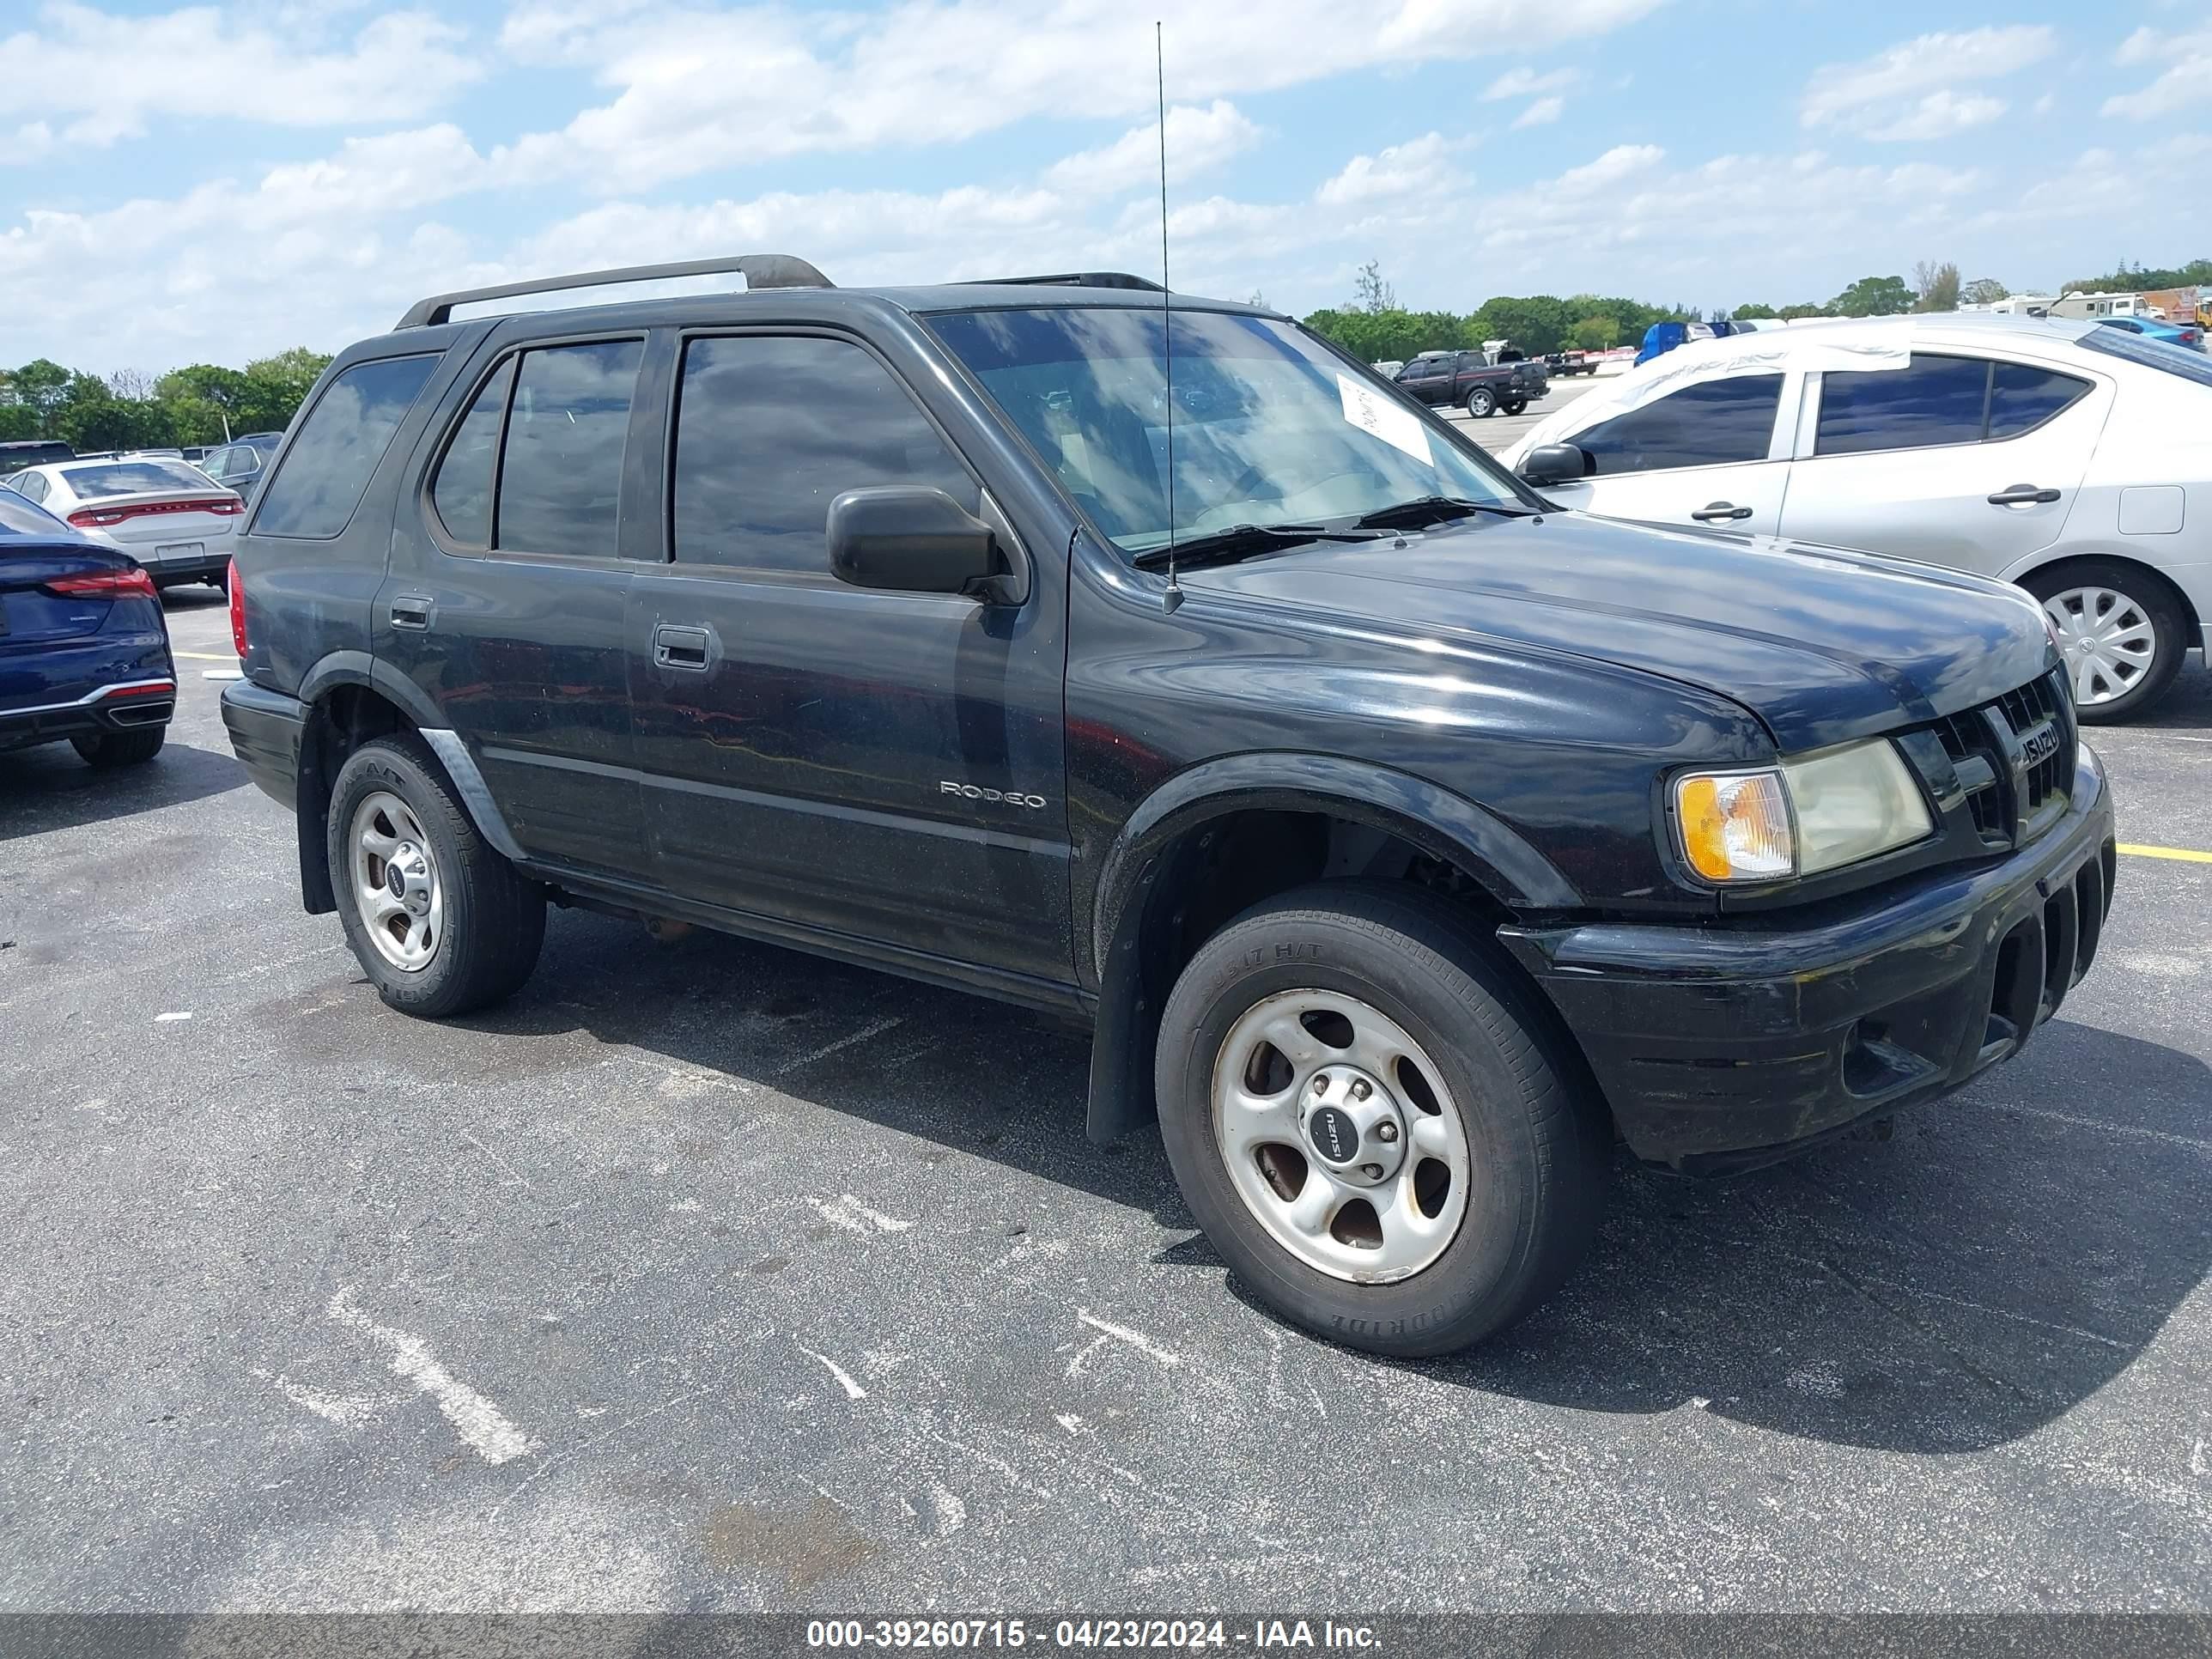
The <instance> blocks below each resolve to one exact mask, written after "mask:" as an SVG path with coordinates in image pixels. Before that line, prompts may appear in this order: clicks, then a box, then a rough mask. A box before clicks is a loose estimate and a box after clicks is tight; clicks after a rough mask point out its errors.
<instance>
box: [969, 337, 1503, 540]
mask: <svg viewBox="0 0 2212 1659" xmlns="http://www.w3.org/2000/svg"><path fill="white" fill-rule="evenodd" d="M928 322H929V325H930V326H931V327H932V328H933V330H934V331H936V333H937V335H938V337H939V338H940V339H942V340H943V341H944V342H945V344H946V345H947V346H949V347H950V348H951V349H952V351H953V352H954V353H955V354H957V356H959V358H960V359H961V361H962V362H964V363H966V364H967V365H968V367H969V369H971V370H972V371H974V373H975V376H976V378H977V379H978V380H981V381H982V383H983V386H984V387H985V389H986V390H987V391H988V392H990V394H991V396H992V397H993V398H994V399H995V400H996V401H997V403H998V404H999V406H1000V409H1002V410H1005V411H1006V415H1007V416H1008V417H1009V418H1010V419H1011V420H1012V422H1014V424H1015V425H1016V426H1018V428H1021V431H1022V434H1023V435H1024V436H1025V437H1026V438H1028V440H1029V441H1030V443H1031V444H1032V445H1033V446H1035V447H1036V452H1037V453H1038V454H1039V455H1041V456H1042V457H1043V459H1044V462H1045V465H1047V466H1049V467H1051V468H1052V469H1053V470H1054V471H1055V472H1056V473H1057V474H1058V476H1059V478H1060V483H1061V485H1062V487H1063V488H1065V489H1066V490H1067V492H1068V494H1069V495H1072V496H1073V498H1074V499H1075V501H1076V502H1077V503H1078V504H1079V506H1080V507H1082V508H1083V510H1084V511H1085V513H1088V514H1089V515H1090V517H1091V520H1092V521H1093V522H1094V523H1096V524H1097V526H1098V527H1099V528H1100V529H1101V530H1103V531H1104V532H1106V534H1107V535H1109V537H1111V538H1113V539H1114V541H1115V544H1117V545H1119V546H1120V547H1121V548H1122V549H1123V550H1125V551H1127V552H1129V553H1143V552H1147V551H1149V550H1152V549H1155V548H1159V547H1164V546H1165V545H1166V544H1167V541H1168V531H1169V526H1168V431H1167V409H1168V404H1167V395H1166V385H1167V374H1166V366H1165V363H1164V353H1163V348H1164V346H1165V345H1166V344H1167V343H1168V335H1167V332H1166V329H1165V325H1164V319H1163V318H1162V317H1161V315H1160V313H1158V312H1152V311H1138V310H1132V309H1127V308H1121V307H1075V306H1069V307H1051V308H1048V309H1041V310H1035V311H975V312H955V313H944V314H941V315H939V316H935V317H933V318H930V319H928ZM1173 339H1174V371H1175V408H1176V415H1175V477H1174V484H1175V532H1176V536H1177V537H1178V538H1181V537H1186V536H1191V535H1194V534H1204V533H1206V532H1212V531H1217V530H1223V529H1226V528H1229V527H1230V526H1241V525H1261V526H1265V525H1277V524H1281V525H1298V524H1317V523H1324V522H1328V521H1331V520H1339V521H1342V522H1346V523H1349V522H1350V521H1351V520H1355V519H1358V518H1359V517H1361V516H1363V515H1364V514H1366V513H1373V512H1376V511H1378V510H1380V509H1382V508H1383V507H1391V506H1395V505H1396V504H1398V503H1401V502H1404V501H1419V500H1422V499H1424V498H1431V497H1436V496H1449V497H1455V498H1457V499H1461V500H1464V501H1494V502H1504V503H1509V504H1514V505H1526V504H1527V498H1526V497H1524V496H1522V495H1521V494H1520V493H1519V491H1518V490H1516V489H1515V487H1514V485H1513V483H1512V481H1511V480H1510V478H1509V477H1506V475H1505V474H1504V473H1503V472H1502V471H1498V470H1497V469H1496V468H1495V467H1494V466H1492V465H1486V464H1485V463H1483V462H1481V461H1480V460H1477V459H1475V458H1474V456H1472V455H1470V454H1468V453H1467V452H1466V451H1465V450H1462V449H1460V448H1458V447H1456V446H1455V445H1454V444H1453V443H1452V442H1451V441H1449V439H1447V438H1445V437H1444V436H1443V435H1441V434H1440V433H1438V432H1437V430H1436V429H1435V428H1434V427H1433V426H1432V425H1431V423H1430V422H1428V421H1427V420H1425V419H1424V418H1423V417H1422V416H1420V415H1419V414H1417V413H1415V412H1414V410H1413V408H1412V407H1411V406H1410V405H1408V404H1406V403H1405V402H1403V401H1402V400H1401V398H1399V397H1397V396H1396V395H1395V394H1393V393H1391V392H1386V391H1384V390H1383V389H1382V388H1381V387H1380V386H1377V385H1376V383H1375V382H1374V381H1373V380H1370V379H1369V378H1368V377H1366V376H1364V375H1362V374H1358V372H1357V371H1355V370H1354V369H1352V368H1351V366H1350V365H1348V364H1346V363H1345V362H1343V361H1342V360H1341V359H1340V358H1339V357H1337V356H1334V354H1333V353H1331V352H1329V351H1328V349H1326V348H1324V347H1323V346H1322V345H1320V344H1319V343H1316V341H1314V340H1312V339H1310V338H1309V337H1306V336H1305V335H1304V334H1302V333H1300V332H1299V331H1297V329H1295V328H1292V327H1291V326H1289V325H1285V324H1283V323H1279V322H1273V321H1270V320H1269V319H1266V318H1263V317H1242V316H1234V315H1230V314H1226V313H1220V312H1206V311H1179V312H1176V313H1175V333H1174V337H1173Z"/></svg>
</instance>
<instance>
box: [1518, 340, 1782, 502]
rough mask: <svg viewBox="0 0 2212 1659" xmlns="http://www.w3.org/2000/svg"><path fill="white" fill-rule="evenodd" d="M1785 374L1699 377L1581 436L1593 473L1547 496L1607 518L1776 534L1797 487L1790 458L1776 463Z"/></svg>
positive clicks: (1549, 488) (1550, 488) (1553, 487)
mask: <svg viewBox="0 0 2212 1659" xmlns="http://www.w3.org/2000/svg"><path fill="white" fill-rule="evenodd" d="M1783 380H1784V377H1783V375H1782V374H1779V373H1777V372H1773V371H1768V372H1765V373H1760V374H1737V375H1732V376H1730V377H1729V378H1728V379H1726V380H1700V381H1697V382H1695V383H1693V384H1692V385H1689V386H1683V387H1680V389H1679V390H1676V391H1674V392H1668V394H1667V395H1666V396H1665V397H1662V398H1656V399H1654V400H1653V401H1652V402H1650V403H1648V404H1643V405H1642V406H1640V407H1638V408H1636V409H1632V410H1628V411H1627V412H1626V413H1625V414H1620V415H1616V416H1613V418H1612V419H1610V420H1607V421H1601V422H1598V423H1597V424H1596V425H1595V426H1592V427H1589V428H1586V429H1585V430H1583V431H1581V432H1578V433H1576V434H1574V435H1572V436H1571V437H1569V438H1567V439H1566V440H1565V441H1566V442H1568V443H1571V444H1577V445H1579V446H1581V447H1582V449H1583V453H1585V454H1586V455H1588V456H1589V462H1590V473H1589V477H1585V478H1584V479H1583V480H1582V481H1581V482H1580V483H1567V484H1547V485H1545V486H1544V489H1545V492H1546V493H1547V495H1551V496H1552V497H1553V499H1554V500H1556V501H1559V503H1560V504H1561V505H1562V506H1565V507H1582V508H1583V509H1585V510H1586V511H1588V512H1591V513H1602V514H1604V515H1605V516H1606V517H1607V518H1609V519H1638V520H1644V521H1646V522H1648V523H1652V524H1668V525H1692V526H1700V527H1702V528H1705V529H1707V530H1733V531H1741V532H1747V533H1752V534H1759V535H1772V534H1774V533H1775V532H1776V531H1777V530H1778V528H1779V527H1780V526H1781V522H1782V502H1783V496H1784V492H1785V491H1786V490H1787V489H1788V488H1789V483H1790V464H1789V462H1788V461H1787V460H1783V459H1770V456H1771V454H1772V453H1773V452H1774V448H1775V422H1776V418H1777V415H1778V411H1779V410H1780V407H1781V404H1782V391H1783ZM1785 445H1786V438H1785ZM1784 453H1785V454H1786V453H1787V450H1786V447H1785V448H1784Z"/></svg>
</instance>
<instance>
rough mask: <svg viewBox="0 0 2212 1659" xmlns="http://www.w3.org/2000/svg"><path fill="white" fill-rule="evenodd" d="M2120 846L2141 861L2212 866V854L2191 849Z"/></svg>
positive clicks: (2138, 845)
mask: <svg viewBox="0 0 2212 1659" xmlns="http://www.w3.org/2000/svg"><path fill="white" fill-rule="evenodd" d="M2119 846H2120V851H2122V852H2123V853H2127V854H2131V855H2133V856H2134V857H2136V858H2139V859H2179V860H2182V861H2183V862H2184V863H2186V864H2212V853H2200V852H2198V851H2197V850H2196V849H2195V848H2191V847H2145V846H2142V845H2141V844H2140V843H2137V842H2121V843H2120V844H2119Z"/></svg>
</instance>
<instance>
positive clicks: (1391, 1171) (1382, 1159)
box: [1299, 1066, 1406, 1187]
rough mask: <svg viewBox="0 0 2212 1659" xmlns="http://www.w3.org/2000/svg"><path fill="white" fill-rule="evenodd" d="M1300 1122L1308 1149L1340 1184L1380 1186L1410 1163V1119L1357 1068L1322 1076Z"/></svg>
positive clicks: (1329, 1069) (1325, 1070)
mask: <svg viewBox="0 0 2212 1659" xmlns="http://www.w3.org/2000/svg"><path fill="white" fill-rule="evenodd" d="M1299 1120H1300V1127H1302V1128H1303V1130H1304V1134H1305V1140H1306V1145H1307V1146H1310V1147H1311V1148H1312V1149H1313V1154H1314V1156H1315V1157H1316V1158H1319V1159H1321V1161H1322V1163H1323V1164H1326V1165H1328V1169H1329V1170H1330V1172H1331V1173H1333V1174H1334V1176H1336V1177H1337V1179H1338V1180H1340V1181H1346V1182H1352V1184H1353V1185H1355V1186H1361V1187H1373V1186H1378V1185H1380V1184H1381V1183H1382V1182H1385V1181H1388V1180H1389V1178H1390V1177H1391V1176H1394V1175H1395V1174H1397V1172H1398V1166H1399V1165H1400V1164H1401V1163H1403V1162H1404V1161H1405V1157H1406V1119H1405V1115H1404V1114H1403V1112H1401V1110H1400V1109H1399V1106H1398V1103H1397V1100H1396V1099H1395V1097H1393V1096H1392V1095H1391V1093H1390V1091H1389V1090H1388V1089H1385V1088H1384V1087H1383V1085H1382V1084H1381V1083H1380V1082H1379V1081H1377V1080H1376V1079H1375V1078H1374V1077H1373V1076H1372V1075H1370V1073H1366V1072H1364V1071H1362V1070H1360V1069H1359V1067H1358V1066H1323V1067H1322V1069H1321V1070H1320V1071H1319V1072H1316V1073H1315V1074H1314V1079H1313V1081H1312V1082H1311V1083H1310V1084H1309V1085H1306V1091H1305V1099H1304V1102H1303V1103H1301V1110H1300V1114H1299Z"/></svg>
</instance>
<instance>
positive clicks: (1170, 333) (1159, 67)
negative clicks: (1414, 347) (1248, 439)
mask: <svg viewBox="0 0 2212 1659" xmlns="http://www.w3.org/2000/svg"><path fill="white" fill-rule="evenodd" d="M1152 66H1153V70H1154V72H1155V74H1156V76H1158V93H1159V103H1160V364H1161V377H1162V379H1163V380H1164V381H1165V383H1166V392H1167V400H1168V439H1167V447H1168V591H1167V595H1166V605H1167V608H1168V610H1169V611H1170V612H1172V611H1175V610H1176V609H1177V608H1178V607H1179V606H1180V605H1182V586H1181V585H1180V584H1179V583H1178V582H1177V581H1176V499H1175V307H1174V306H1173V305H1172V304H1171V303H1170V301H1171V298H1172V296H1171V295H1170V293H1169V290H1168V59H1167V46H1166V44H1165V42H1164V38H1163V34H1162V31H1161V28H1160V24H1159V20H1158V18H1155V19H1153V20H1152Z"/></svg>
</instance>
